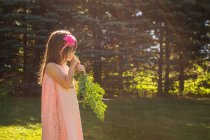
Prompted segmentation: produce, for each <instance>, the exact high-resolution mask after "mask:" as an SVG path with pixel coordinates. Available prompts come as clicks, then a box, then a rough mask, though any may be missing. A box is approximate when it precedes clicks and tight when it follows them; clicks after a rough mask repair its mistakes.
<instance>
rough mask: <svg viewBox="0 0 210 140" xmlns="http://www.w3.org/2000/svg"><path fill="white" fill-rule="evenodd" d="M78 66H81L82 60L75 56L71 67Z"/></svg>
mask: <svg viewBox="0 0 210 140" xmlns="http://www.w3.org/2000/svg"><path fill="white" fill-rule="evenodd" d="M78 64H80V60H79V59H78V58H77V57H76V56H74V57H73V58H72V60H71V65H70V67H73V68H75V67H76V66H77V65H78Z"/></svg>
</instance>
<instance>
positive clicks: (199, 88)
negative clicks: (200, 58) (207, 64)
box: [171, 64, 210, 95]
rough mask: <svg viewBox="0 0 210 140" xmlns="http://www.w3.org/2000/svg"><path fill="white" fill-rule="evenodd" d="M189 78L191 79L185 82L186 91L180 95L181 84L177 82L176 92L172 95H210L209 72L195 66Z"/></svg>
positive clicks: (175, 84) (175, 85) (189, 73)
mask: <svg viewBox="0 0 210 140" xmlns="http://www.w3.org/2000/svg"><path fill="white" fill-rule="evenodd" d="M187 76H188V77H189V78H188V79H186V80H185V84H184V86H185V88H184V91H183V92H182V93H179V89H178V84H179V82H178V81H176V82H174V84H173V87H174V90H173V91H171V94H177V95H179V94H184V95H186V94H188V95H189V94H191V95H210V88H209V87H210V73H209V72H208V70H205V69H204V68H202V67H201V66H199V65H197V64H194V65H193V67H192V68H191V69H190V70H189V72H188V74H187Z"/></svg>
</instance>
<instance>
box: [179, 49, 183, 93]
mask: <svg viewBox="0 0 210 140" xmlns="http://www.w3.org/2000/svg"><path fill="white" fill-rule="evenodd" d="M179 67H180V68H179V92H180V93H182V92H183V91H184V65H183V52H182V51H180V54H179Z"/></svg>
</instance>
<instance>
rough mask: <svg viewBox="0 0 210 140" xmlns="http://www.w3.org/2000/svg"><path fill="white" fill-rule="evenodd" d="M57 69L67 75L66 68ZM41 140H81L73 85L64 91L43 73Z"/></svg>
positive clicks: (79, 120) (78, 111) (80, 128)
mask: <svg viewBox="0 0 210 140" xmlns="http://www.w3.org/2000/svg"><path fill="white" fill-rule="evenodd" d="M56 65H57V67H58V68H59V69H60V70H61V71H63V72H64V73H65V74H66V75H68V69H69V68H68V66H61V65H58V64H56ZM41 126H42V140H83V132H82V125H81V119H80V110H79V104H78V100H77V93H76V90H75V85H73V88H69V89H65V88H63V87H62V86H61V85H60V84H58V83H57V82H56V81H55V80H54V79H53V78H52V77H51V76H50V75H49V74H47V73H46V72H45V73H44V77H43V83H42V96H41Z"/></svg>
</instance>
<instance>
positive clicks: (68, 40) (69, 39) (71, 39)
mask: <svg viewBox="0 0 210 140" xmlns="http://www.w3.org/2000/svg"><path fill="white" fill-rule="evenodd" d="M63 40H65V41H66V44H65V45H64V46H63V47H62V49H61V51H60V54H61V53H62V52H63V50H64V49H65V48H66V47H67V46H68V47H74V46H75V45H76V43H77V40H76V38H75V37H74V36H73V35H71V34H67V35H65V37H64V38H63Z"/></svg>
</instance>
